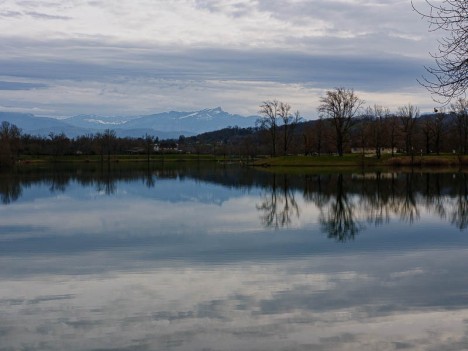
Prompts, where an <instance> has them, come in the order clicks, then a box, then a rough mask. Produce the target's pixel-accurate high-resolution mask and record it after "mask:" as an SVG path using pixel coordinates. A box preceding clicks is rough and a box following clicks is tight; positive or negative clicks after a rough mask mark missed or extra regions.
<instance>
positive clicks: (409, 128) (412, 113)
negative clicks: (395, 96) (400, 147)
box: [398, 104, 419, 155]
mask: <svg viewBox="0 0 468 351" xmlns="http://www.w3.org/2000/svg"><path fill="white" fill-rule="evenodd" d="M398 117H399V118H400V123H401V132H402V134H403V138H404V141H405V151H406V154H407V155H409V154H410V152H412V151H413V135H414V125H415V122H416V118H418V117H419V108H417V107H416V106H414V105H411V104H408V105H405V106H401V107H399V108H398Z"/></svg>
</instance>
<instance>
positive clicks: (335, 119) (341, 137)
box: [318, 88, 364, 156]
mask: <svg viewBox="0 0 468 351" xmlns="http://www.w3.org/2000/svg"><path fill="white" fill-rule="evenodd" d="M320 102H321V104H320V105H319V107H318V111H319V113H320V114H321V115H322V116H323V117H325V118H329V119H330V120H331V123H332V124H333V127H334V129H335V136H336V149H337V152H338V155H340V156H343V153H344V144H345V142H346V141H347V138H348V135H349V131H350V129H351V127H352V122H353V118H354V117H355V116H356V115H357V114H358V112H359V110H360V109H361V106H362V105H363V104H364V100H361V99H359V98H358V97H357V96H356V94H355V93H354V90H353V89H346V88H335V89H334V90H327V92H326V93H325V96H323V97H321V98H320Z"/></svg>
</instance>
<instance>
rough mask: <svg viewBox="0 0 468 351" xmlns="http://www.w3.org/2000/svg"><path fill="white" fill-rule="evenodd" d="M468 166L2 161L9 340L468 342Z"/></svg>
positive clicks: (285, 346) (205, 344)
mask: <svg viewBox="0 0 468 351" xmlns="http://www.w3.org/2000/svg"><path fill="white" fill-rule="evenodd" d="M466 178H467V177H466V175H465V174H463V173H439V174H433V173H416V172H415V173H391V172H389V173H378V172H377V173H376V172H373V173H351V172H349V173H321V174H306V175H304V174H302V175H289V174H275V173H270V172H257V171H255V170H252V169H249V168H226V167H201V166H200V167H197V166H195V167H189V166H187V167H184V166H183V165H182V166H179V167H174V168H169V167H165V168H157V167H147V166H146V165H142V166H141V167H139V168H138V167H135V165H132V167H126V166H124V165H122V166H114V165H112V166H111V167H110V168H108V167H107V166H105V167H104V168H101V167H100V166H93V165H89V166H87V167H80V168H75V167H70V168H67V167H65V168H55V169H47V168H44V169H40V170H38V169H34V170H32V169H31V170H28V169H22V170H17V171H16V172H15V173H10V174H3V175H0V189H1V190H0V194H1V196H2V201H3V203H4V205H2V206H0V279H1V281H2V284H1V285H0V311H1V316H2V318H0V350H2V351H3V350H22V349H24V350H63V349H67V350H71V351H75V350H80V351H88V350H178V351H179V350H180V351H186V350H197V351H198V350H200V351H201V350H252V349H255V350H262V351H263V350H265V351H266V350H269V351H270V350H338V351H340V350H343V351H344V350H350V349H351V350H364V351H367V350H396V349H411V350H461V349H464V348H466V345H467V343H468V332H467V329H466V320H468V298H467V294H466V291H468V273H467V271H466V265H467V257H468V255H467V252H468V236H467V235H466V232H465V230H466V228H467V206H466V204H467V199H468V198H467V179H466ZM329 238H330V239H331V240H330V239H329ZM352 239H354V240H352ZM335 241H339V242H341V241H343V242H344V241H346V242H348V244H347V245H341V244H337V243H336V242H335Z"/></svg>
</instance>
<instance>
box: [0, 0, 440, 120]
mask: <svg viewBox="0 0 468 351" xmlns="http://www.w3.org/2000/svg"><path fill="white" fill-rule="evenodd" d="M415 4H416V5H418V4H419V6H421V7H422V8H424V3H423V2H422V1H421V0H416V1H415ZM435 35H436V34H434V33H428V28H427V23H426V22H425V21H424V20H422V19H421V18H420V16H419V15H418V14H417V13H415V12H414V11H413V10H412V7H411V2H410V0H220V1H214V0H213V1H211V0H120V1H111V0H94V1H92V0H89V1H86V0H3V1H2V0H0V50H1V53H2V55H1V56H0V110H3V111H17V112H31V113H34V114H36V115H47V116H57V117H60V116H71V115H77V114H99V115H135V114H149V113H155V112H163V111H168V110H184V111H191V110H198V109H202V108H208V107H216V106H221V107H223V109H224V110H226V111H228V112H231V113H240V114H245V115H248V114H255V113H256V112H257V110H258V106H259V104H260V103H261V102H262V101H264V100H267V99H279V100H282V101H285V102H289V103H290V104H291V105H292V107H293V108H294V109H295V110H296V109H298V110H300V111H301V113H302V114H303V115H304V116H305V117H306V118H316V116H317V110H316V109H317V105H318V100H319V97H320V96H321V95H322V94H323V93H324V92H325V90H327V89H332V88H334V87H338V86H343V87H349V88H354V89H355V91H356V92H357V93H358V95H359V96H360V97H361V98H363V99H364V100H366V103H367V104H368V105H373V104H380V105H384V106H386V107H389V108H391V109H396V108H397V106H399V105H403V104H407V103H413V104H415V105H417V106H419V107H420V108H421V110H423V111H425V110H432V108H433V107H434V102H433V101H432V99H431V96H430V94H429V93H428V92H427V91H426V90H425V89H424V88H423V87H421V86H420V85H419V84H418V82H417V79H418V78H420V77H421V75H422V74H423V73H424V67H423V66H424V65H431V64H432V61H431V59H430V56H429V52H431V51H434V50H435V49H436V36H435Z"/></svg>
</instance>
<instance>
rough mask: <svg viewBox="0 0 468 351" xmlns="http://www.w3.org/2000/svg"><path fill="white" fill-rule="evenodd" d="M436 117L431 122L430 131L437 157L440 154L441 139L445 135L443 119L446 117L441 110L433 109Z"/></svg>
mask: <svg viewBox="0 0 468 351" xmlns="http://www.w3.org/2000/svg"><path fill="white" fill-rule="evenodd" d="M435 112H436V115H435V117H434V119H433V121H432V130H433V135H434V148H435V152H436V154H437V155H439V154H440V149H441V144H442V138H443V136H444V133H445V119H446V117H447V115H446V114H445V111H444V109H443V108H441V109H435Z"/></svg>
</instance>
